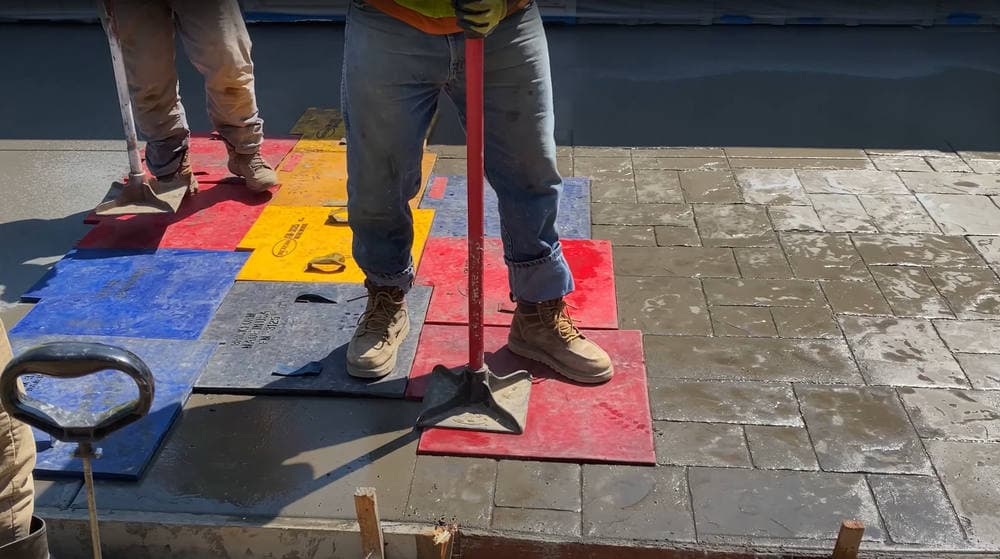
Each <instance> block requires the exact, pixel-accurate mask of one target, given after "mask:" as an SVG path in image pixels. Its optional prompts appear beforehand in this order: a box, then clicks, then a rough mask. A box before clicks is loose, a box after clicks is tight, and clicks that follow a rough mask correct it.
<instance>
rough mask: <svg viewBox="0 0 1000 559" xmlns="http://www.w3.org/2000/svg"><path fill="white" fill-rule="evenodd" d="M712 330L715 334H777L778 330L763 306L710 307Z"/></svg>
mask: <svg viewBox="0 0 1000 559" xmlns="http://www.w3.org/2000/svg"><path fill="white" fill-rule="evenodd" d="M711 314H712V330H713V331H714V332H715V335H716V336H749V337H752V338H759V337H771V336H777V335H778V331H777V329H776V328H775V326H774V320H773V319H772V318H771V311H770V310H769V309H767V308H765V307H711Z"/></svg>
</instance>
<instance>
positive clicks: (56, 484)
mask: <svg viewBox="0 0 1000 559" xmlns="http://www.w3.org/2000/svg"><path fill="white" fill-rule="evenodd" d="M34 482H35V507H36V508H56V509H64V508H67V507H69V506H70V505H71V504H72V503H73V501H74V500H75V499H76V496H77V494H78V493H79V492H80V491H82V490H83V482H82V481H79V480H75V479H57V480H48V479H39V478H38V476H35V479H34ZM85 498H86V497H85Z"/></svg>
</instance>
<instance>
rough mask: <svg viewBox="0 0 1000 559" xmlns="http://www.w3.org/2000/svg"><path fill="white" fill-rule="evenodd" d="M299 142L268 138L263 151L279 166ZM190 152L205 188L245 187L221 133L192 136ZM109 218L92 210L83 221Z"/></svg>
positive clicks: (197, 173)
mask: <svg viewBox="0 0 1000 559" xmlns="http://www.w3.org/2000/svg"><path fill="white" fill-rule="evenodd" d="M296 142H298V138H265V139H264V142H263V143H262V144H261V149H260V153H261V155H262V156H263V157H264V160H265V161H267V162H268V163H269V164H270V165H271V167H273V168H275V169H277V168H278V165H279V164H280V163H281V160H282V159H284V158H285V156H286V155H288V152H290V151H292V148H293V147H295V143H296ZM188 154H189V156H190V158H191V168H192V169H193V170H194V175H195V177H196V178H197V179H198V184H199V186H200V187H201V189H202V190H208V186H209V185H212V184H216V183H219V182H223V181H226V182H229V181H232V182H233V183H235V184H236V186H241V187H242V186H243V185H242V182H243V181H242V179H239V178H236V177H233V175H232V173H230V172H229V168H228V163H229V154H228V152H227V151H226V142H225V141H223V140H222V138H220V137H219V136H216V135H214V134H196V135H192V136H191V140H190V142H189V144H188ZM142 157H143V161H145V153H143V154H142ZM123 164H124V160H123ZM126 169H127V166H126V167H123V170H126ZM109 186H110V185H109ZM190 198H191V196H190V195H188V196H187V197H186V199H185V200H184V204H188V203H189V202H190ZM195 204H199V202H195ZM182 208H183V206H182ZM107 219H112V218H111V217H100V216H98V215H97V214H94V213H93V212H91V213H90V214H88V215H87V217H86V218H84V220H83V221H84V223H100V222H101V221H104V220H107ZM244 232H246V231H244ZM199 248H200V247H199Z"/></svg>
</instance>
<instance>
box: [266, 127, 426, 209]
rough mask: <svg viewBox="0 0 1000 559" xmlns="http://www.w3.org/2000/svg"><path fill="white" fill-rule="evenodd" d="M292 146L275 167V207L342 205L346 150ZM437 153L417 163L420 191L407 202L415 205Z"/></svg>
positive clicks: (343, 200)
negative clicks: (277, 177)
mask: <svg viewBox="0 0 1000 559" xmlns="http://www.w3.org/2000/svg"><path fill="white" fill-rule="evenodd" d="M304 141H306V140H299V143H298V144H296V147H295V149H293V150H292V152H291V153H289V154H288V156H287V157H285V159H284V160H283V161H282V163H281V166H280V167H278V176H279V178H280V179H281V189H279V190H278V192H277V193H276V194H275V195H274V198H272V199H271V205H277V206H346V205H347V153H346V152H344V151H307V150H301V149H299V147H298V146H299V144H301V143H302V142H304ZM436 161H437V155H435V154H433V153H431V152H426V153H424V158H423V161H422V162H421V165H420V167H421V177H422V178H421V181H420V191H419V192H418V193H417V196H416V197H415V198H414V199H413V200H411V201H410V207H412V208H416V207H417V206H418V205H419V204H420V200H421V198H423V195H424V190H425V188H426V187H427V181H428V179H429V178H430V174H431V171H432V170H433V169H434V163H435V162H436Z"/></svg>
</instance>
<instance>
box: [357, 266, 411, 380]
mask: <svg viewBox="0 0 1000 559" xmlns="http://www.w3.org/2000/svg"><path fill="white" fill-rule="evenodd" d="M409 333H410V315H409V312H408V311H407V309H406V299H405V294H404V293H403V290H402V289H399V288H396V287H376V286H373V285H370V284H369V285H368V307H367V308H366V309H365V313H364V314H363V315H361V320H359V321H358V328H357V330H355V331H354V337H353V338H351V342H350V343H349V344H348V345H347V373H348V374H349V375H351V376H352V377H357V378H365V379H375V378H381V377H384V376H385V375H388V374H389V373H391V372H392V370H393V368H395V367H396V355H397V354H398V353H399V346H400V344H402V343H403V340H405V339H406V335H407V334H409Z"/></svg>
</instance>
